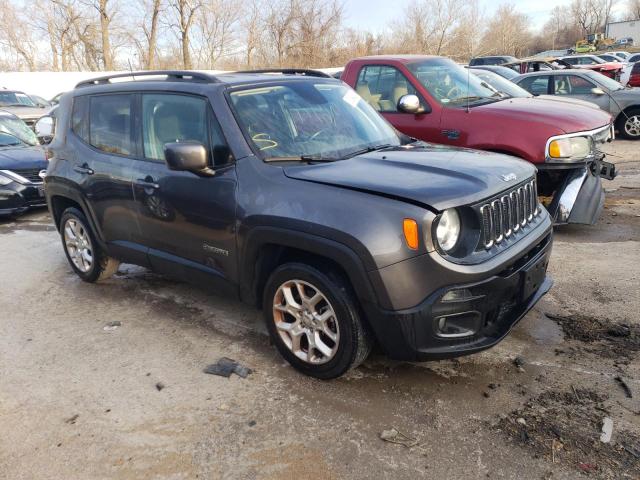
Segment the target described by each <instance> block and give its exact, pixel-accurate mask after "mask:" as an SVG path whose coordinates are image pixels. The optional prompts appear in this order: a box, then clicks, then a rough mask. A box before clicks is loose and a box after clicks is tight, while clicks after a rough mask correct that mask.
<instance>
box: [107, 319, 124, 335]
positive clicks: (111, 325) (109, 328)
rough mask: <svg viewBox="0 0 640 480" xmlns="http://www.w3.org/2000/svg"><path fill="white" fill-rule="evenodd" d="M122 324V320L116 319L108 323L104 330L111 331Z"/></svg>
mask: <svg viewBox="0 0 640 480" xmlns="http://www.w3.org/2000/svg"><path fill="white" fill-rule="evenodd" d="M121 326H122V322H119V321H117V320H116V321H114V322H109V323H107V324H106V325H105V326H104V328H103V330H104V331H105V332H110V331H112V330H115V329H117V328H118V327H121Z"/></svg>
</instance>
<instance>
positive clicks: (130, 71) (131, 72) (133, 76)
mask: <svg viewBox="0 0 640 480" xmlns="http://www.w3.org/2000/svg"><path fill="white" fill-rule="evenodd" d="M127 63H128V64H129V73H130V74H131V78H133V81H135V80H136V77H135V75H134V74H133V67H131V59H130V58H127Z"/></svg>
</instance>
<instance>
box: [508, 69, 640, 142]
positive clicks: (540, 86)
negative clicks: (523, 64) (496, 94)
mask: <svg viewBox="0 0 640 480" xmlns="http://www.w3.org/2000/svg"><path fill="white" fill-rule="evenodd" d="M513 82H514V83H517V84H518V85H520V86H521V87H522V88H524V89H525V90H528V91H529V92H531V93H532V94H534V95H559V96H568V97H571V98H578V99H580V100H586V101H588V102H592V103H595V104H596V105H597V106H598V107H600V108H601V109H602V110H605V111H606V112H609V113H610V114H611V115H612V116H613V118H614V119H615V127H616V130H617V131H618V135H620V136H621V137H623V138H627V139H633V140H636V139H640V88H628V87H623V86H622V85H621V84H620V83H619V82H616V81H615V80H612V79H611V78H609V77H606V76H604V75H602V74H601V73H598V72H592V71H590V70H554V71H546V72H532V73H525V74H523V75H519V76H517V77H515V78H514V79H513Z"/></svg>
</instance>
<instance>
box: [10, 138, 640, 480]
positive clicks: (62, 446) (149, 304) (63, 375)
mask: <svg viewBox="0 0 640 480" xmlns="http://www.w3.org/2000/svg"><path fill="white" fill-rule="evenodd" d="M636 145H637V144H634V143H633V142H624V141H616V142H615V143H614V144H612V145H609V146H608V147H607V148H608V150H609V151H610V153H611V154H612V156H610V157H609V159H610V160H613V161H614V162H616V163H617V164H618V168H619V170H620V175H619V177H618V178H617V179H616V180H614V181H613V182H605V183H606V185H605V187H606V188H607V191H608V193H607V204H606V208H605V210H604V211H603V214H602V216H601V218H600V221H599V222H598V224H597V225H595V226H593V227H587V226H570V227H562V228H560V229H558V231H557V232H556V236H555V244H554V251H553V257H552V261H551V264H550V273H551V275H552V276H553V277H554V280H555V285H554V288H553V289H552V291H551V292H550V293H549V295H547V296H546V297H545V298H544V299H543V300H542V301H541V302H540V304H539V305H538V306H537V307H536V308H535V309H534V310H533V311H532V312H530V313H529V314H528V315H527V317H526V318H525V319H524V320H523V321H522V322H521V323H520V324H519V325H518V326H517V327H516V328H515V329H514V331H513V332H512V334H511V335H510V336H509V337H508V338H507V339H505V341H503V342H502V343H500V344H499V345H498V346H496V347H495V348H493V349H491V350H489V351H486V352H483V353H481V354H478V355H474V356H470V357H464V358H460V359H457V360H451V361H442V362H429V363H422V364H408V363H399V362H392V361H390V360H388V359H386V358H385V357H384V356H382V355H380V354H374V355H372V356H371V357H370V358H369V359H368V360H367V362H365V364H364V365H363V366H361V367H360V368H358V369H356V370H354V371H352V372H350V373H349V374H348V375H347V376H345V377H344V378H341V379H338V380H335V381H331V382H322V381H318V380H313V379H310V378H307V377H304V376H302V375H300V374H298V373H296V372H295V371H294V370H293V369H292V368H290V367H289V366H288V365H287V364H286V363H285V362H284V361H283V360H282V359H281V358H280V357H279V356H278V354H277V352H276V351H275V349H274V348H273V347H272V346H270V345H269V340H268V337H267V336H266V330H265V327H264V325H263V321H262V316H261V314H260V312H258V311H256V310H254V309H252V308H250V307H248V306H245V305H242V304H240V303H237V302H235V301H231V300H229V299H226V298H222V297H218V296H215V295H211V294H210V293H207V292H205V291H202V290H199V289H197V288H196V287H194V286H192V285H188V284H184V283H178V282H176V281H174V280H171V279H169V278H165V277H162V276H159V275H156V274H153V273H151V272H148V271H146V270H144V269H141V268H138V267H134V266H130V265H123V266H121V268H120V270H119V272H118V274H117V275H116V276H114V277H113V278H112V279H110V280H108V281H107V282H105V283H102V284H98V285H89V284H86V283H83V282H82V281H80V280H79V279H78V278H77V277H76V276H75V275H74V274H73V272H72V271H71V268H70V267H69V265H68V264H67V262H66V259H65V257H64V254H63V252H62V248H61V245H60V240H59V237H58V234H57V232H56V231H55V228H53V226H52V225H51V223H50V218H49V216H48V214H47V213H46V212H44V211H40V212H33V213H30V214H28V215H25V216H23V217H21V218H20V219H18V220H12V221H7V220H2V221H0V272H1V273H0V283H1V284H2V288H1V289H0V479H5V478H6V479H11V480H13V479H29V480H31V479H34V478H69V479H71V478H79V479H80V478H82V479H84V478H107V479H125V478H126V479H129V478H136V479H146V478H161V479H183V478H184V479H192V478H206V479H209V478H214V479H215V478H233V479H245V478H246V479H254V478H261V479H263V478H271V479H282V478H284V479H287V478H311V477H313V478H317V479H323V478H336V479H338V478H363V479H364V478H390V479H402V478H416V477H418V478H553V479H563V478H567V479H571V478H577V477H579V478H582V476H583V475H586V476H587V477H592V478H616V479H617V478H640V463H638V462H639V458H640V450H639V449H640V443H639V441H640V416H639V415H640V362H639V361H638V351H637V350H638V349H640V347H639V348H638V349H636V348H635V346H634V345H636V343H634V342H637V341H638V328H640V319H639V314H638V312H640V235H639V234H640V145H638V146H636ZM613 155H615V156H613ZM117 322H120V325H118V324H117ZM105 327H107V328H105ZM220 357H229V358H232V359H234V360H237V361H238V362H240V363H241V364H243V365H245V366H247V367H249V368H251V369H252V370H253V373H252V374H251V375H249V376H248V377H247V378H245V379H243V378H240V377H238V376H236V375H231V377H230V378H224V377H218V376H214V375H207V374H205V373H203V369H204V368H205V367H206V366H207V365H209V364H211V363H214V362H215V361H216V360H218V359H219V358H220ZM516 358H517V359H518V360H517V361H516ZM616 377H618V378H620V379H622V381H623V382H624V383H625V384H626V385H627V386H628V387H629V390H630V391H631V393H632V398H628V396H627V394H626V392H625V390H624V388H622V386H621V383H620V381H619V380H616ZM158 384H162V387H163V388H159V387H157V385H158ZM605 417H608V418H611V419H612V421H613V435H612V439H611V442H610V443H608V444H604V443H602V442H600V434H601V423H602V421H603V419H604V418H605ZM392 428H393V429H396V430H397V431H399V432H401V433H402V434H404V435H406V436H407V437H409V438H411V439H413V440H415V442H412V443H415V445H414V446H413V447H411V448H407V447H405V446H402V445H398V444H393V443H388V442H384V441H383V440H381V439H380V434H381V432H382V431H383V430H389V429H392ZM636 455H638V456H636Z"/></svg>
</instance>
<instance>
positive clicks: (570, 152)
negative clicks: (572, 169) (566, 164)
mask: <svg viewBox="0 0 640 480" xmlns="http://www.w3.org/2000/svg"><path fill="white" fill-rule="evenodd" d="M592 150H593V140H592V139H591V137H569V138H558V139H556V140H552V141H551V142H550V143H549V151H548V152H547V155H548V157H549V158H552V159H555V160H560V161H572V160H583V159H585V158H587V157H588V156H589V155H591V153H592Z"/></svg>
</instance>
